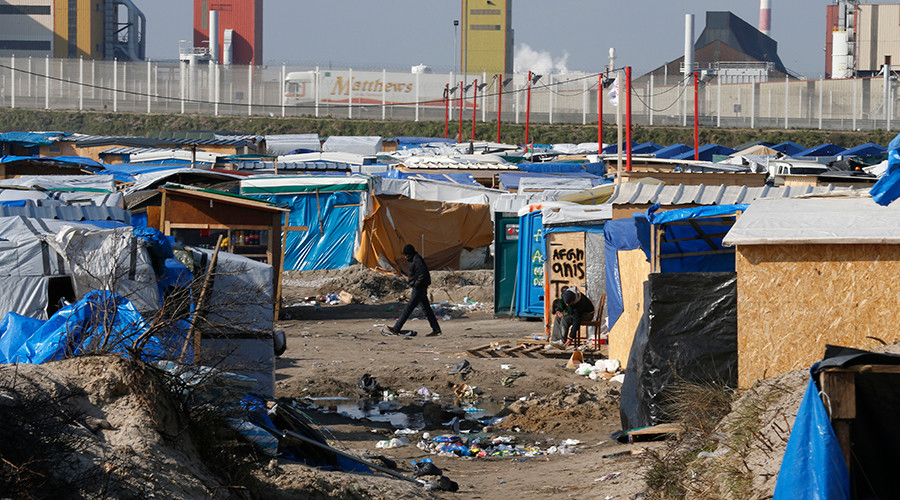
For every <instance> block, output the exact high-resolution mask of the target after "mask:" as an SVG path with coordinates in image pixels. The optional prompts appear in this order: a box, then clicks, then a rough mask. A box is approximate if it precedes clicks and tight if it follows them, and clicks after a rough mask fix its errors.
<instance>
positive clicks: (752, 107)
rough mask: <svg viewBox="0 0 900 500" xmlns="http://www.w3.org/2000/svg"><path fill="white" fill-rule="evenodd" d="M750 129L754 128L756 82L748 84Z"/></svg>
mask: <svg viewBox="0 0 900 500" xmlns="http://www.w3.org/2000/svg"><path fill="white" fill-rule="evenodd" d="M750 128H756V82H753V81H751V82H750Z"/></svg>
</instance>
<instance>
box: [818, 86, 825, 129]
mask: <svg viewBox="0 0 900 500" xmlns="http://www.w3.org/2000/svg"><path fill="white" fill-rule="evenodd" d="M824 93H825V82H824V80H822V79H821V78H819V130H822V95H823V94H824Z"/></svg>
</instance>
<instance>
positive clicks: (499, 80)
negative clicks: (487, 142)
mask: <svg viewBox="0 0 900 500" xmlns="http://www.w3.org/2000/svg"><path fill="white" fill-rule="evenodd" d="M497 83H499V84H500V92H499V93H498V94H497V142H500V110H502V109H503V75H497Z"/></svg>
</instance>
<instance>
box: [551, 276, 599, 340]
mask: <svg viewBox="0 0 900 500" xmlns="http://www.w3.org/2000/svg"><path fill="white" fill-rule="evenodd" d="M553 314H554V315H555V316H556V317H555V318H554V319H553V331H552V333H551V335H550V341H551V342H553V343H562V344H564V345H572V343H574V342H575V339H576V338H578V329H579V328H581V321H582V320H585V319H590V317H591V316H592V315H593V314H594V303H593V302H591V299H589V298H587V297H586V296H585V295H584V294H582V293H581V292H580V291H578V288H577V287H572V288H566V289H565V290H563V292H562V297H561V298H559V299H556V300H554V301H553Z"/></svg>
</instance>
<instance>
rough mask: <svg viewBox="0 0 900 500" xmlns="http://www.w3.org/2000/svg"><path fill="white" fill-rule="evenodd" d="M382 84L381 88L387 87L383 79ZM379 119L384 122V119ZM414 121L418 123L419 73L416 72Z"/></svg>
mask: <svg viewBox="0 0 900 500" xmlns="http://www.w3.org/2000/svg"><path fill="white" fill-rule="evenodd" d="M382 83H383V86H382V87H381V88H384V87H386V86H387V84H386V83H385V82H384V80H383V79H382ZM383 113H384V111H383V110H382V114H383ZM381 119H382V120H384V117H382V118H381ZM416 121H419V72H418V71H417V72H416Z"/></svg>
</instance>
